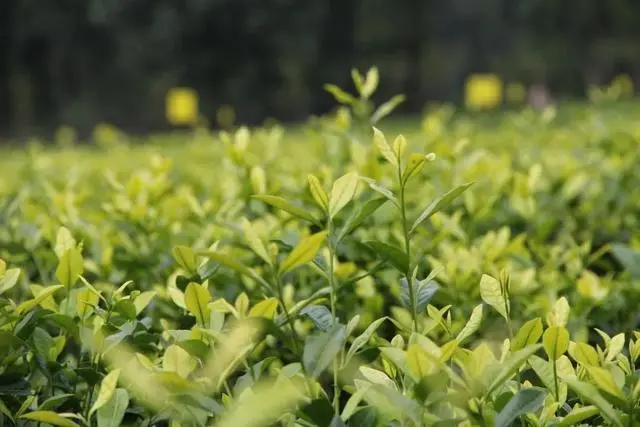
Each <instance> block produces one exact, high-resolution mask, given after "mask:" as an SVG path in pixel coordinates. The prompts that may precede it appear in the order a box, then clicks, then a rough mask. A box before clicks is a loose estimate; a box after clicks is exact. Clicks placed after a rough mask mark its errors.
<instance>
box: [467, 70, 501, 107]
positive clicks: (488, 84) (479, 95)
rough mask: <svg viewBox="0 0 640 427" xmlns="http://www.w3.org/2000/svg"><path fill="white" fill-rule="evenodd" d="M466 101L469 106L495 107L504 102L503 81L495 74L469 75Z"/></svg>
mask: <svg viewBox="0 0 640 427" xmlns="http://www.w3.org/2000/svg"><path fill="white" fill-rule="evenodd" d="M465 102H466V104H467V106H468V107H469V108H472V109H483V108H493V107H495V106H497V105H499V104H500V103H501V102H502V81H501V80H500V78H499V77H498V76H496V75H494V74H474V75H471V76H469V78H468V79H467V84H466V88H465Z"/></svg>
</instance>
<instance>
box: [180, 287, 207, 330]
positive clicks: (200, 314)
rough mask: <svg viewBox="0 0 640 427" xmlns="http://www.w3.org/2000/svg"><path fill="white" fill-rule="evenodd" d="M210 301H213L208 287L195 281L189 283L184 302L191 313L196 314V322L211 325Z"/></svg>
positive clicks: (204, 325)
mask: <svg viewBox="0 0 640 427" xmlns="http://www.w3.org/2000/svg"><path fill="white" fill-rule="evenodd" d="M209 302H211V294H210V293H209V290H208V289H207V288H206V287H204V286H202V285H200V284H198V283H194V282H191V283H189V284H188V285H187V289H186V290H185V292H184V303H185V305H186V307H187V310H189V313H191V314H193V315H194V316H195V318H196V322H197V323H198V324H199V325H201V326H203V327H206V326H207V325H209V316H210V313H209V307H208V306H207V305H208V304H209Z"/></svg>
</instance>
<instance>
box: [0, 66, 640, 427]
mask: <svg viewBox="0 0 640 427" xmlns="http://www.w3.org/2000/svg"><path fill="white" fill-rule="evenodd" d="M353 78H354V83H355V86H356V88H357V90H358V93H356V94H355V95H351V94H348V93H347V92H345V91H343V90H342V89H340V88H337V87H335V86H328V87H327V89H328V90H329V91H330V92H331V93H332V94H333V95H334V96H335V97H336V99H337V101H338V102H340V103H341V104H342V106H341V108H340V109H338V110H337V113H336V114H335V115H329V116H326V117H322V118H316V119H314V120H312V121H310V123H308V124H307V125H305V126H304V128H303V129H301V130H291V131H289V133H286V132H284V130H283V129H282V128H279V127H270V128H261V129H254V130H249V129H247V128H244V127H241V128H238V129H236V130H234V131H233V132H231V131H229V132H220V133H217V134H212V133H210V132H209V131H207V130H204V129H196V130H195V131H194V132H193V133H192V134H190V135H178V136H171V135H170V136H157V137H149V140H148V141H146V142H147V144H145V145H143V146H139V145H136V144H134V143H133V141H128V140H126V139H121V140H119V141H117V142H114V143H113V144H110V145H109V146H108V147H102V148H101V149H100V150H101V151H99V150H98V149H97V148H96V149H90V150H86V149H81V148H69V147H63V148H58V149H47V150H42V149H40V148H39V147H38V146H36V145H34V146H32V147H30V148H29V150H28V151H27V152H26V153H24V154H20V153H13V154H11V155H10V156H5V159H3V160H2V161H1V170H2V173H1V174H0V218H1V219H2V222H1V224H2V227H0V257H1V258H2V260H3V261H1V262H0V414H1V415H0V417H2V425H20V426H28V425H34V426H35V425H56V426H76V425H87V426H88V425H97V426H99V427H105V426H119V425H131V426H133V425H136V426H138V425H142V426H151V425H170V426H200V425H202V426H205V425H216V426H267V425H274V424H277V425H287V426H327V425H331V426H341V425H349V426H364V425H366V426H370V425H380V426H382V425H385V426H386V425H403V426H412V425H428V426H449V425H460V426H471V425H481V426H485V425H486V426H494V425H496V426H508V425H527V426H569V425H579V424H586V425H615V426H623V425H625V426H632V425H637V424H638V423H640V413H639V408H638V406H639V399H640V381H639V380H638V376H637V374H636V367H635V364H636V360H637V358H638V356H639V355H640V344H639V338H640V332H638V331H637V330H636V328H637V301H638V297H639V296H640V295H639V293H640V287H639V286H638V283H639V282H638V277H640V271H639V270H638V268H639V267H638V266H639V265H640V262H639V260H640V252H638V251H637V249H635V248H637V247H639V244H640V241H638V233H637V231H636V230H637V229H638V228H637V227H638V223H637V221H638V219H637V218H638V213H639V211H640V185H638V184H640V170H639V169H640V167H639V165H640V162H639V161H638V141H639V140H640V127H638V126H637V125H636V124H635V122H634V121H633V120H632V118H631V116H632V114H628V113H629V112H626V113H625V111H623V110H621V109H618V108H617V107H615V106H614V107H610V106H607V105H598V106H594V105H584V106H581V107H579V108H577V109H575V108H571V107H560V108H559V109H558V110H555V109H549V110H546V111H544V112H542V113H535V112H533V111H530V110H525V111H521V112H507V113H504V116H503V117H502V119H500V120H499V121H497V122H496V121H495V120H494V119H493V118H491V117H487V116H479V117H470V116H464V115H456V114H455V112H453V111H452V110H449V109H447V108H445V107H442V108H439V109H436V110H432V111H430V112H429V113H428V114H426V115H425V117H424V121H423V122H422V124H421V125H422V126H421V127H420V128H419V129H415V127H414V128H412V127H411V126H409V125H403V131H402V132H401V133H400V134H398V135H396V136H393V137H392V136H391V135H393V134H394V133H393V132H392V131H391V130H392V129H393V124H392V123H390V124H388V125H383V124H382V123H381V122H380V121H381V119H383V118H384V117H385V116H387V115H388V114H390V113H391V112H392V111H393V109H394V108H395V106H397V105H398V104H399V103H400V102H402V99H403V98H402V97H395V98H393V99H392V100H390V101H389V102H388V103H386V104H382V105H381V106H376V105H375V104H374V103H373V101H372V100H371V96H372V94H373V93H374V92H375V90H376V88H377V85H378V76H377V72H376V71H375V69H372V70H370V71H369V72H368V73H367V75H366V76H361V75H360V74H358V73H356V72H354V74H353ZM629 111H630V112H631V113H633V112H634V111H637V110H634V107H633V106H629ZM634 126H636V127H634Z"/></svg>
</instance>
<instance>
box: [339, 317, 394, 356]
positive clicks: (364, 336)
mask: <svg viewBox="0 0 640 427" xmlns="http://www.w3.org/2000/svg"><path fill="white" fill-rule="evenodd" d="M387 319H388V318H387V317H381V318H380V319H376V320H374V321H373V322H371V324H370V325H369V326H367V329H365V330H364V332H363V333H361V334H360V335H358V336H357V337H356V338H355V339H354V340H353V343H352V344H351V347H350V348H349V351H348V352H347V358H346V360H347V361H349V360H351V358H352V357H353V356H355V355H356V354H357V353H358V350H360V349H361V348H362V347H364V346H365V345H366V344H367V343H368V342H369V340H370V339H371V337H372V336H373V334H374V333H375V332H376V330H377V329H378V328H379V327H380V325H382V323H383V322H384V321H385V320H387Z"/></svg>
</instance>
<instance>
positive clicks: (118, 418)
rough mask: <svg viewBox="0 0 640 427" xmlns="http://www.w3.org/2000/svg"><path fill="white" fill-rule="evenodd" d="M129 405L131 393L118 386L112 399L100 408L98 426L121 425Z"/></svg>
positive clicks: (114, 426)
mask: <svg viewBox="0 0 640 427" xmlns="http://www.w3.org/2000/svg"><path fill="white" fill-rule="evenodd" d="M128 406H129V393H127V390H125V389H123V388H117V389H116V390H115V391H114V393H113V395H112V396H111V399H109V401H108V402H107V403H105V404H104V405H103V406H101V407H100V409H98V413H97V420H98V427H119V426H120V425H121V423H122V420H123V419H124V415H125V412H126V410H127V407H128Z"/></svg>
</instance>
